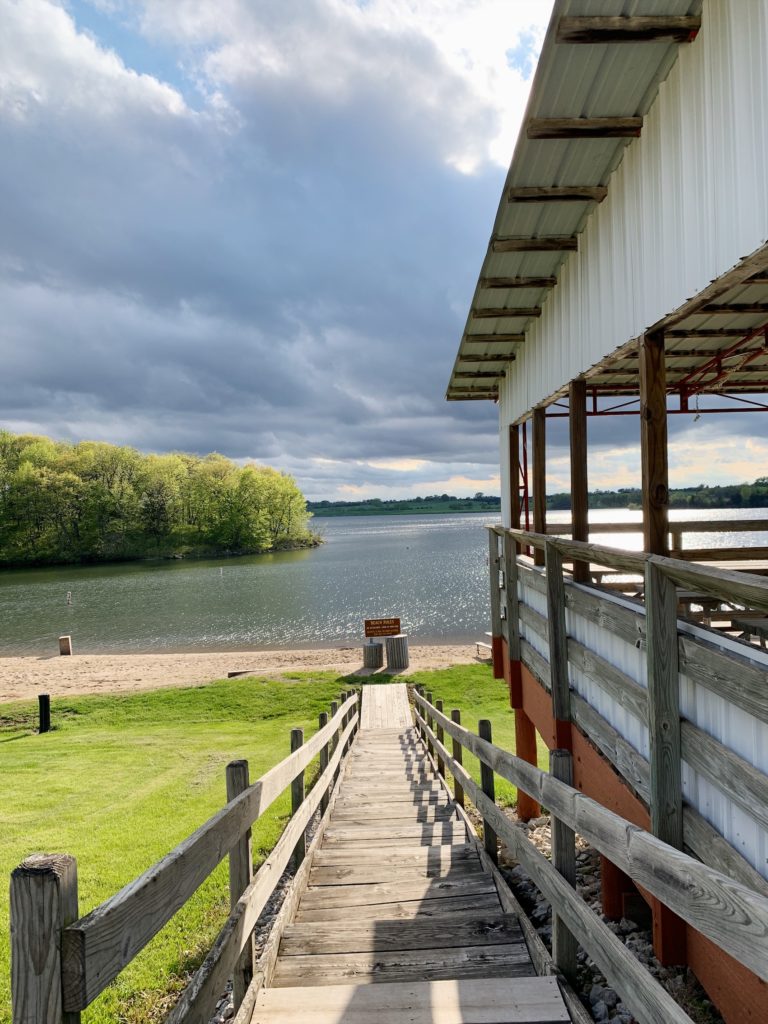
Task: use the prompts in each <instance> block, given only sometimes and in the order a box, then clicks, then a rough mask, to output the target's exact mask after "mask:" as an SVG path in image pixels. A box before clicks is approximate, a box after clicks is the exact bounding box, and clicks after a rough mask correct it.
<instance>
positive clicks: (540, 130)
mask: <svg viewBox="0 0 768 1024" xmlns="http://www.w3.org/2000/svg"><path fill="white" fill-rule="evenodd" d="M642 128H643V119H642V117H532V118H531V119H530V120H529V121H528V124H527V125H526V126H525V133H526V136H527V137H528V138H529V139H637V138H639V136H640V132H641V131H642Z"/></svg>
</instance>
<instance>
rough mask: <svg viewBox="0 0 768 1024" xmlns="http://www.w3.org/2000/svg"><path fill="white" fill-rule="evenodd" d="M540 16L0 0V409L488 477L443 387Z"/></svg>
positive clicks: (358, 487)
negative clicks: (0, 29) (445, 396)
mask: <svg viewBox="0 0 768 1024" xmlns="http://www.w3.org/2000/svg"><path fill="white" fill-rule="evenodd" d="M550 8H551V4H550V3H549V2H547V0H419V2H418V3H413V2H411V0H367V2H366V3H359V2H355V0H300V2H296V0H293V2H287V0H217V2H211V0H173V2H168V0H59V2H56V0H0V24H2V32H0V151H1V152H2V153H3V159H2V160H1V161H0V223H2V226H3V230H2V232H0V302H1V303H2V308H3V320H2V326H0V352H1V353H2V360H3V362H2V365H3V370H4V372H3V374H2V375H0V425H2V426H4V427H7V428H9V429H12V430H18V431H34V432H41V433H48V434H50V435H52V436H54V437H58V438H65V439H72V440H77V439H81V438H99V439H104V440H108V441H112V442H115V443H127V444H132V445H135V446H137V447H139V448H141V449H143V450H154V451H165V450H173V449H184V450H190V451H197V452H208V451H212V450H217V451H220V452H223V453H224V454H226V455H228V456H230V457H232V458H236V459H248V458H250V459H255V460H257V461H260V462H265V463H268V464H271V465H274V466H277V467H278V468H280V469H284V470H287V471H288V472H291V473H292V474H293V475H294V476H295V477H296V478H297V480H298V482H299V484H300V486H301V487H302V489H303V490H304V491H305V493H306V494H307V495H308V496H310V497H312V498H337V497H339V498H346V497H354V496H356V495H362V496H370V497H375V496H382V497H383V496H390V495H392V496H395V495H397V496H399V495H403V496H406V495H414V494H423V493H432V492H435V491H436V492H438V493H440V492H443V491H449V492H454V493H473V492H474V491H476V490H486V491H498V478H497V476H498V445H497V410H496V407H495V406H494V405H493V404H492V403H479V402H472V403H464V404H460V403H451V404H448V403H446V402H445V401H444V398H443V396H444V392H445V387H446V384H447V381H448V377H449V373H450V369H451V366H452V363H453V359H454V356H455V352H456V348H457V345H458V341H459V338H460V335H461V331H462V328H463V325H464V320H465V317H466V312H467V307H468V304H469V301H470V299H471V296H472V291H473V288H474V284H475V281H476V277H477V272H478V269H479V266H480V262H481V259H482V255H483V252H484V250H485V246H486V244H487V240H488V235H489V232H490V229H491V225H492V221H493V216H494V214H495V210H496V204H497V202H498V197H499V193H500V190H501V186H502V182H503V179H504V173H505V169H506V166H507V164H508V162H509V158H510V156H511V153H512V148H513V145H514V140H515V137H516V134H517V130H518V127H519V123H520V119H521V117H522V113H523V109H524V106H525V101H526V98H527V93H528V89H529V86H530V79H531V75H532V72H533V69H534V66H535V60H536V57H537V55H538V50H539V48H540V45H541V41H542V39H543V34H544V31H545V28H546V22H547V20H548V17H549V13H550ZM635 426H636V424H634V421H631V422H627V421H621V431H622V432H623V433H622V436H619V435H617V434H615V433H614V434H613V435H612V436H611V437H610V438H608V439H607V440H606V441H605V442H604V443H602V444H601V443H600V437H599V435H598V434H597V432H596V433H595V438H596V441H597V442H598V445H597V447H596V450H595V462H594V468H595V472H594V480H593V482H594V484H595V485H598V486H600V485H601V486H606V484H608V483H610V481H611V480H612V479H614V478H615V477H616V474H617V466H619V465H621V466H622V467H624V470H623V471H624V472H625V473H626V472H630V470H631V472H634V469H632V468H631V467H634V466H635V461H634V460H635V455H634V450H635V446H636V437H635V436H634V434H633V431H634V428H635ZM624 433H626V439H625V440H623V439H622V438H623V434H624ZM562 440H563V439H562V438H561V437H560V436H559V435H558V434H557V433H555V434H554V435H553V441H554V444H553V450H552V480H551V485H552V486H553V487H559V486H561V485H563V486H565V485H567V474H566V473H565V467H566V466H567V459H565V461H563V459H564V458H565V452H564V449H563V448H562ZM601 460H602V461H601ZM626 467H630V469H627V468H626Z"/></svg>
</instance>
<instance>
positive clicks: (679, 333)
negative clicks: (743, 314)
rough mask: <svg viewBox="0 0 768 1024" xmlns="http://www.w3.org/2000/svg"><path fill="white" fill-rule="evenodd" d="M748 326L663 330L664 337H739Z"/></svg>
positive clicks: (745, 332)
mask: <svg viewBox="0 0 768 1024" xmlns="http://www.w3.org/2000/svg"><path fill="white" fill-rule="evenodd" d="M748 331H749V328H747V329H745V328H743V327H720V328H712V329H711V330H707V329H706V328H691V329H690V330H679V329H677V330H671V331H665V332H664V337H665V338H740V337H742V335H744V334H747V333H748Z"/></svg>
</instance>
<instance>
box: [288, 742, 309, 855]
mask: <svg viewBox="0 0 768 1024" xmlns="http://www.w3.org/2000/svg"><path fill="white" fill-rule="evenodd" d="M303 744H304V730H303V729H291V753H292V754H293V753H294V751H296V750H298V749H299V747H301V746H303ZM303 802H304V769H303V768H302V770H301V771H300V772H299V774H298V775H297V776H296V778H295V779H294V780H293V782H292V783H291V814H292V815H293V814H295V813H296V811H298V809H299V808H300V807H301V805H302V803H303ZM306 853H307V838H306V834H305V833H304V832H302V834H301V836H300V837H299V841H298V842H297V843H296V846H295V848H294V851H293V870H294V871H298V870H299V866H300V864H301V862H302V861H303V860H304V857H305V856H306Z"/></svg>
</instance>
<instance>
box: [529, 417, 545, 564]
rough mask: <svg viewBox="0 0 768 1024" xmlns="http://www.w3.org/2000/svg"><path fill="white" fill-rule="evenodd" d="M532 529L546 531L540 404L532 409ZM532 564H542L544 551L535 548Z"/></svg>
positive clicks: (543, 434) (543, 440)
mask: <svg viewBox="0 0 768 1024" xmlns="http://www.w3.org/2000/svg"><path fill="white" fill-rule="evenodd" d="M531 491H532V497H533V529H534V532H535V533H546V532H547V414H546V412H545V410H544V408H543V407H542V406H539V407H538V408H536V409H534V410H533V486H532V488H531ZM533 564H534V565H544V552H543V551H541V550H540V548H535V549H534V552H533Z"/></svg>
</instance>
